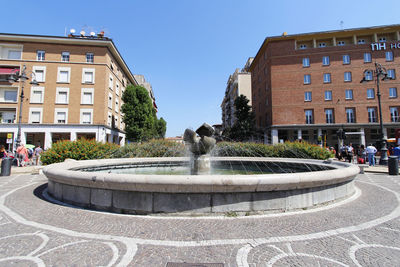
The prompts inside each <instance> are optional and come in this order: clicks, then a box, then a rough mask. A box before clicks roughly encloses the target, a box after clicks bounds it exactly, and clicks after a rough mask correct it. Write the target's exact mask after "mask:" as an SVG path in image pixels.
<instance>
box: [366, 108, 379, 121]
mask: <svg viewBox="0 0 400 267" xmlns="http://www.w3.org/2000/svg"><path fill="white" fill-rule="evenodd" d="M367 113H368V122H369V123H375V122H378V118H377V115H378V114H377V110H376V108H375V107H370V108H367ZM372 113H373V115H375V116H370V115H372Z"/></svg>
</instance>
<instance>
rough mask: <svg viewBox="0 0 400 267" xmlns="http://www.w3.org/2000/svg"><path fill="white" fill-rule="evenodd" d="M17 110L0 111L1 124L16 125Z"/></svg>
mask: <svg viewBox="0 0 400 267" xmlns="http://www.w3.org/2000/svg"><path fill="white" fill-rule="evenodd" d="M15 118H16V111H15V109H0V123H15V122H16V120H15Z"/></svg>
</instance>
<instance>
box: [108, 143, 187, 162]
mask: <svg viewBox="0 0 400 267" xmlns="http://www.w3.org/2000/svg"><path fill="white" fill-rule="evenodd" d="M184 155H185V145H183V144H181V143H177V142H174V141H168V140H164V139H154V140H150V141H148V142H143V143H131V144H127V145H125V146H122V147H120V148H119V149H118V150H117V151H115V152H114V153H113V155H112V157H113V158H136V157H137V158H147V157H150V158H151V157H182V156H184Z"/></svg>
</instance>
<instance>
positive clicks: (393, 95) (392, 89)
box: [389, 87, 397, 98]
mask: <svg viewBox="0 0 400 267" xmlns="http://www.w3.org/2000/svg"><path fill="white" fill-rule="evenodd" d="M389 98H397V87H390V88H389Z"/></svg>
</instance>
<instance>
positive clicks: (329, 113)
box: [325, 108, 335, 123]
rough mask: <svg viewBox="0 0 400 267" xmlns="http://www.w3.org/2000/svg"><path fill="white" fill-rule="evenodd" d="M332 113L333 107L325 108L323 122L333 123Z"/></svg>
mask: <svg viewBox="0 0 400 267" xmlns="http://www.w3.org/2000/svg"><path fill="white" fill-rule="evenodd" d="M333 113H334V111H333V108H327V109H325V122H326V123H335V119H334V116H333Z"/></svg>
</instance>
